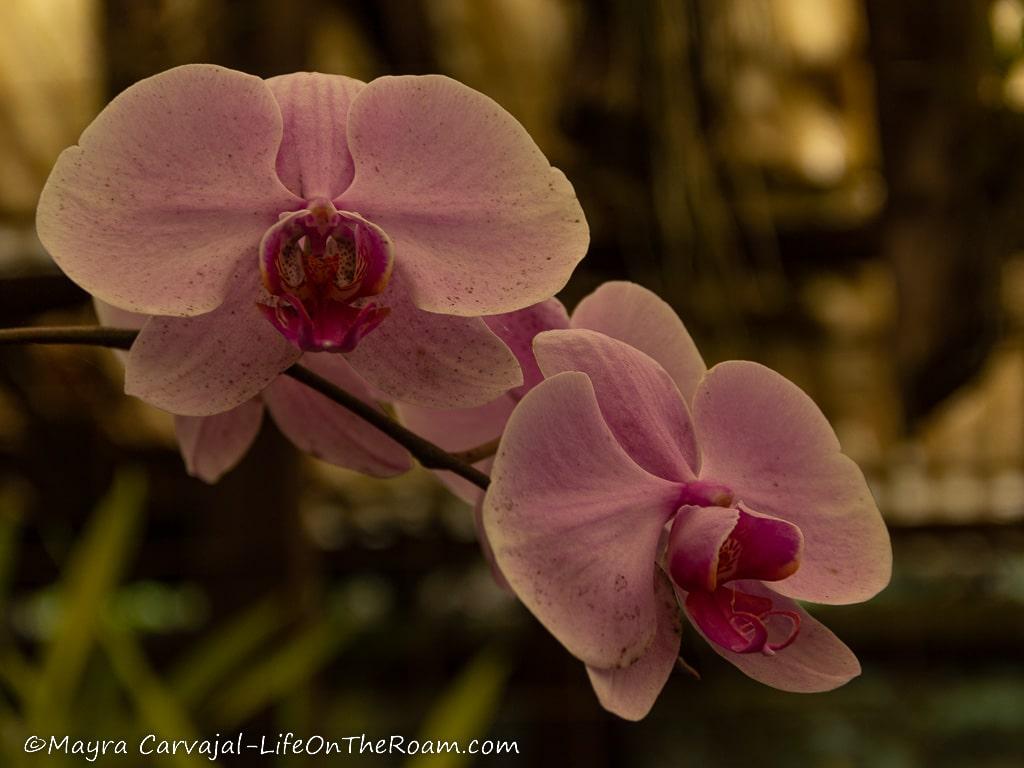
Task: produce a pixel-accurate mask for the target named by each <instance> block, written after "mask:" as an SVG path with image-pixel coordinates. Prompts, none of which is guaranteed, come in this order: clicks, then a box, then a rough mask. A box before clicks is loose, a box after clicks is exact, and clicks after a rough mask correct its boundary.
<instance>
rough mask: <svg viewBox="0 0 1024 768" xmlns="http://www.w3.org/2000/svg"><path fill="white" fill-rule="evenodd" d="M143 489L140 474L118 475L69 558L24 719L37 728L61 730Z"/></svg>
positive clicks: (134, 522)
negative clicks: (56, 613)
mask: <svg viewBox="0 0 1024 768" xmlns="http://www.w3.org/2000/svg"><path fill="white" fill-rule="evenodd" d="M145 492H146V483H145V479H144V478H143V476H142V475H141V474H140V473H138V472H121V473H119V474H118V475H117V476H116V477H115V479H114V483H113V486H112V487H111V489H110V491H109V492H108V493H107V495H106V496H105V497H104V498H103V500H102V501H101V502H100V503H99V505H98V506H97V508H96V510H95V512H94V513H93V516H92V519H91V520H90V522H89V527H88V529H87V530H86V532H85V534H84V536H83V537H82V539H81V541H80V542H79V543H78V544H77V546H76V547H75V549H74V551H73V552H72V554H71V557H70V558H69V562H68V563H67V565H66V567H65V570H64V577H63V579H62V583H61V588H60V595H61V614H60V618H59V620H58V622H57V627H56V629H55V631H54V634H53V636H52V637H51V638H50V641H49V643H48V644H47V647H46V650H45V652H44V656H43V664H42V672H41V674H40V680H39V686H38V688H37V689H36V692H35V696H34V697H33V700H32V702H31V704H30V708H29V713H28V717H27V718H26V719H27V721H28V723H29V724H30V726H31V727H32V728H33V729H35V730H37V731H38V732H51V733H59V732H61V731H62V730H64V723H65V720H66V717H67V711H68V708H69V706H70V703H71V699H72V697H73V695H74V693H75V690H76V689H77V686H78V682H79V680H80V678H81V675H82V670H83V669H84V667H85V664H86V662H87V661H88V659H89V655H90V653H91V651H92V649H93V646H94V644H95V641H96V635H97V632H98V629H99V625H100V621H101V620H102V617H103V614H104V611H105V610H106V607H107V603H108V601H109V599H110V595H111V592H112V591H113V590H114V588H115V586H116V585H117V583H118V580H119V579H120V576H121V571H122V569H123V567H124V564H125V560H126V559H127V557H128V554H129V552H131V550H132V547H131V544H132V542H133V541H134V538H135V533H136V529H137V527H138V524H139V521H140V519H141V517H142V510H143V501H144V497H145Z"/></svg>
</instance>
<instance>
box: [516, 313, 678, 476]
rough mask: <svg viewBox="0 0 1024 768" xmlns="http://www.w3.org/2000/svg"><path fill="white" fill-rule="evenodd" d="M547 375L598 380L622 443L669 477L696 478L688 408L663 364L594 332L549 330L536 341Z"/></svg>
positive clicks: (604, 406) (648, 467)
mask: <svg viewBox="0 0 1024 768" xmlns="http://www.w3.org/2000/svg"><path fill="white" fill-rule="evenodd" d="M533 349H534V353H535V354H536V355H537V362H538V363H539V365H540V368H541V370H542V371H543V372H544V375H545V376H554V375H555V374H557V373H561V372H563V371H582V372H584V373H586V374H587V375H588V376H589V377H590V380H591V381H592V382H593V383H594V390H595V391H596V392H597V400H598V403H599V404H600V407H601V413H602V414H603V415H604V418H605V421H607V422H608V426H609V427H610V428H611V430H612V432H613V433H614V434H615V437H616V438H617V439H618V441H619V443H620V444H621V445H622V447H623V448H624V449H625V450H626V452H627V453H628V454H629V455H630V456H631V457H632V458H633V460H634V461H635V462H636V463H637V464H639V465H640V466H641V467H643V468H644V469H646V470H647V471H648V472H651V473H652V474H655V475H657V476H658V477H663V478H666V479H668V480H676V481H680V482H683V481H687V480H692V479H693V478H694V475H693V468H694V467H696V466H697V447H696V444H695V443H694V436H693V427H692V426H691V423H690V414H689V410H688V408H687V407H686V403H685V402H683V398H682V396H681V395H680V394H679V390H678V389H676V385H675V383H673V381H672V379H671V378H670V377H669V375H668V374H667V373H666V372H665V369H664V368H662V367H661V366H660V365H658V363H656V362H655V361H654V360H652V359H651V358H650V357H648V356H647V355H645V354H644V353H643V352H640V351H639V350H637V349H634V348H633V347H631V346H629V345H628V344H625V343H623V342H621V341H618V340H617V339H612V338H610V337H608V336H605V335H604V334H601V333H597V332H595V331H589V330H582V329H574V330H567V331H547V332H546V333H542V334H540V335H539V336H537V338H536V339H535V340H534V344H533Z"/></svg>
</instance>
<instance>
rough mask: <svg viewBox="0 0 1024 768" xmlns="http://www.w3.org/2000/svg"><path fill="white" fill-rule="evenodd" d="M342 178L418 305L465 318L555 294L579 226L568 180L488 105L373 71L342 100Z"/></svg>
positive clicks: (423, 81)
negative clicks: (348, 165) (385, 238)
mask: <svg viewBox="0 0 1024 768" xmlns="http://www.w3.org/2000/svg"><path fill="white" fill-rule="evenodd" d="M348 146H349V151H350V152H351V153H352V158H353V160H354V162H355V169H356V175H355V179H354V180H353V182H352V185H351V186H350V187H349V188H348V189H347V190H346V191H345V192H344V193H343V194H342V195H341V196H340V197H338V198H336V200H335V204H336V205H337V207H338V208H339V210H341V209H344V210H349V211H356V212H358V213H360V214H362V215H364V216H366V217H367V218H368V219H370V220H371V221H373V222H374V223H376V224H378V225H380V226H381V227H382V228H383V229H384V230H385V231H386V232H387V233H388V235H389V236H390V237H391V239H392V240H393V242H394V244H395V259H396V264H401V265H402V266H403V268H404V269H405V273H406V275H407V276H408V280H409V290H410V292H411V297H412V300H413V302H414V303H415V304H416V306H418V307H419V308H420V309H423V310H428V311H432V312H445V313H450V314H455V315H465V316H475V315H491V314H499V313H502V312H511V311H513V310H516V309H521V308H522V307H526V306H529V305H531V304H536V303H537V302H540V301H543V300H544V299H547V298H548V297H550V296H552V295H554V294H555V293H556V292H557V291H558V290H560V289H561V288H562V286H564V285H565V283H566V281H567V280H568V279H569V275H570V274H571V273H572V270H573V268H574V267H575V266H576V264H577V263H578V262H579V261H580V259H582V258H583V256H584V254H585V253H586V250H587V245H588V242H589V233H588V229H587V225H586V222H585V220H584V217H583V211H582V209H581V208H580V205H579V202H578V201H577V200H576V196H575V193H574V192H573V189H572V185H571V184H570V183H569V182H568V181H567V180H566V178H565V176H564V175H563V174H562V173H561V172H560V171H558V170H557V169H555V168H552V167H551V165H550V164H549V163H548V161H547V159H546V158H545V157H544V155H543V153H542V152H541V151H540V149H538V147H537V145H536V144H535V143H534V141H533V139H531V138H530V136H529V134H527V132H526V130H525V129H524V128H523V127H522V126H521V125H520V124H519V123H518V122H517V121H516V120H515V119H514V118H513V117H512V116H511V115H510V114H509V113H508V112H506V111H505V110H504V109H502V108H501V107H500V106H499V105H498V104H496V103H495V102H494V101H492V100H491V99H489V98H488V97H487V96H484V95H483V94H481V93H478V92H477V91H474V90H473V89H471V88H468V87H466V86H465V85H462V84H461V83H458V82H456V81H455V80H451V79H449V78H446V77H441V76H437V75H429V76H425V77H382V78H378V79H377V80H374V81H373V82H372V83H370V84H369V85H367V86H366V88H364V89H363V90H362V91H360V92H359V94H358V95H357V96H356V98H355V99H354V100H353V102H352V106H351V109H350V111H349V122H348Z"/></svg>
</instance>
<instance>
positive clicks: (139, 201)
mask: <svg viewBox="0 0 1024 768" xmlns="http://www.w3.org/2000/svg"><path fill="white" fill-rule="evenodd" d="M280 141H281V113H280V110H279V109H278V106H277V103H276V102H275V101H274V97H273V95H272V94H271V92H270V89H269V88H267V86H266V85H265V84H264V82H263V81H262V80H260V79H259V78H257V77H252V76H251V75H246V74H244V73H242V72H235V71H233V70H229V69H224V68H222V67H216V66H212V65H209V64H191V65H187V66H183V67H177V68H175V69H171V70H168V71H167V72H163V73H161V74H159V75H155V76H153V77H150V78H148V79H146V80H142V81H141V82H139V83H136V84H135V85H133V86H132V87H131V88H129V89H128V90H126V91H125V92H124V93H122V94H121V95H120V96H118V97H117V98H116V99H114V100H113V101H112V102H111V103H110V104H109V105H108V106H107V107H106V109H104V110H103V112H101V113H100V115H99V117H97V118H96V119H95V120H94V121H93V123H92V124H91V125H90V126H89V127H88V128H86V129H85V132H84V133H83V134H82V137H81V139H80V140H79V144H78V146H75V147H71V148H70V149H66V150H65V151H64V152H63V154H61V156H60V158H59V159H58V160H57V164H56V165H55V166H54V168H53V171H52V173H51V174H50V178H49V180H48V181H47V183H46V187H45V188H44V189H43V193H42V196H41V197H40V200H39V208H38V211H37V217H36V226H37V229H38V232H39V238H40V240H42V242H43V245H44V246H46V249H47V250H48V251H49V252H50V254H51V255H52V256H53V258H54V260H55V261H56V262H57V264H58V265H59V266H60V268H61V269H63V270H64V272H65V273H67V275H68V276H69V277H70V278H71V279H72V280H74V281H75V282H76V283H78V284H79V285H80V286H82V287H83V288H85V290H87V291H89V293H92V294H94V295H95V296H98V297H99V298H101V299H103V300H104V301H106V302H109V303H110V304H114V305H115V306H118V307H122V308H123V309H127V310H131V311H134V312H143V313H147V314H154V315H198V314H202V313H204V312H209V311H210V310H212V309H214V308H215V307H217V306H218V305H219V304H220V303H221V302H222V301H223V300H224V298H225V296H227V294H228V291H229V281H230V280H231V278H232V275H233V274H234V273H235V272H236V270H237V268H238V265H239V263H240V262H243V261H246V260H250V261H251V263H249V262H247V265H248V266H251V267H252V268H255V266H256V247H257V245H258V244H259V241H260V237H261V236H262V235H263V232H264V231H265V230H266V228H267V227H268V226H270V225H271V224H273V223H274V222H275V221H276V220H277V216H278V214H279V213H280V212H281V211H283V210H294V209H295V208H296V207H300V206H299V204H298V203H299V201H297V200H296V198H295V197H294V195H292V194H291V193H290V192H289V191H288V190H287V189H286V188H285V187H284V186H283V185H282V184H281V182H280V181H279V180H278V178H277V173H276V172H275V169H274V163H275V158H276V156H277V150H278V145H279V144H280Z"/></svg>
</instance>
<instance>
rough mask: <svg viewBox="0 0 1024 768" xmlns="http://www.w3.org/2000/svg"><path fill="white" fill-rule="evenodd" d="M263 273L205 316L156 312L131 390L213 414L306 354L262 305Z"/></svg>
mask: <svg viewBox="0 0 1024 768" xmlns="http://www.w3.org/2000/svg"><path fill="white" fill-rule="evenodd" d="M258 280H259V272H258V271H257V270H251V271H250V272H248V273H247V274H246V275H243V276H240V277H239V278H238V280H236V281H235V283H234V289H233V291H232V293H231V294H230V295H229V296H228V298H227V299H226V300H225V302H224V303H223V304H222V305H221V306H220V307H218V308H217V309H215V310H214V311H213V312H210V313H208V314H205V315H200V316H199V317H153V318H150V320H149V321H148V322H147V323H146V325H145V326H143V328H142V331H141V332H140V333H139V338H138V339H137V340H136V341H135V344H133V345H132V349H131V352H130V353H129V355H128V363H127V370H126V372H125V392H127V393H128V394H129V395H134V396H135V397H138V398H140V399H142V400H145V401H146V402H148V403H151V404H152V405H155V406H157V407H158V408H163V409H164V410H166V411H170V412H171V413H175V414H179V415H182V416H210V415H212V414H215V413H221V412H223V411H227V410H230V409H231V408H234V407H235V406H237V405H241V404H242V403H244V402H245V401H246V400H248V399H249V398H251V397H255V396H256V395H257V394H259V393H260V392H261V391H262V390H263V388H264V387H266V386H267V384H269V383H270V382H271V381H272V380H273V379H274V377H275V376H277V374H279V373H280V372H281V371H283V370H284V369H285V368H287V367H288V366H290V365H291V364H292V363H294V362H295V361H296V360H297V359H298V358H299V355H300V354H301V353H300V352H299V350H298V348H297V347H295V346H293V345H292V344H290V343H289V342H288V341H286V340H285V338H284V337H283V336H282V335H281V334H280V333H278V332H277V331H276V330H275V329H274V327H273V326H272V325H271V324H270V323H268V322H267V321H266V320H264V319H263V317H262V315H261V314H260V312H259V310H258V309H257V308H256V297H257V296H258V295H259V288H258V286H257V282H258Z"/></svg>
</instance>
